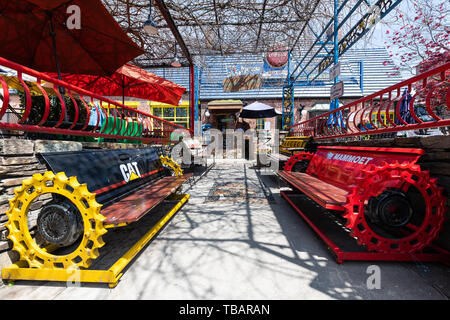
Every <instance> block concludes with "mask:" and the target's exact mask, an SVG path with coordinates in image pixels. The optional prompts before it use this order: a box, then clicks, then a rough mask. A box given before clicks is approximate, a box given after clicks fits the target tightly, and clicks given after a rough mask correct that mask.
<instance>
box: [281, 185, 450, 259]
mask: <svg viewBox="0 0 450 320" xmlns="http://www.w3.org/2000/svg"><path fill="white" fill-rule="evenodd" d="M280 194H281V196H282V197H283V198H284V199H286V200H287V201H288V203H289V204H290V205H291V206H292V208H293V209H294V210H295V211H297V213H298V214H299V215H300V216H301V217H302V218H303V220H305V222H306V223H307V224H308V225H309V226H310V227H311V228H312V229H313V231H314V232H315V233H316V234H317V235H318V236H319V237H320V238H321V240H322V241H324V242H325V244H326V245H327V247H328V249H329V250H330V251H331V253H332V254H333V255H334V257H335V260H336V262H337V263H340V264H341V263H343V262H344V261H416V262H442V263H445V264H449V263H450V252H448V251H447V250H445V249H442V248H439V247H438V246H436V245H430V246H429V247H427V248H425V249H424V250H423V251H422V252H418V253H408V254H404V253H378V252H368V251H366V250H365V249H364V248H363V247H361V246H359V245H358V244H357V243H356V240H355V239H353V238H351V237H350V236H349V234H348V231H347V230H346V229H345V228H344V227H343V226H341V225H339V224H338V222H336V221H333V219H331V213H329V212H328V213H327V212H326V210H324V209H323V208H320V209H322V211H325V212H317V211H318V210H317V209H316V208H313V207H312V206H314V205H315V203H314V202H313V201H312V200H310V199H308V198H307V197H306V196H305V195H303V194H299V193H297V192H293V191H280ZM300 206H301V207H302V208H304V209H303V210H301V209H300ZM327 215H329V216H328V217H327Z"/></svg>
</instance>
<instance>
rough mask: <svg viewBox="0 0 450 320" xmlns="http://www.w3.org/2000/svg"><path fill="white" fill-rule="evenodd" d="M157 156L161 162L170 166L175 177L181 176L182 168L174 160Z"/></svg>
mask: <svg viewBox="0 0 450 320" xmlns="http://www.w3.org/2000/svg"><path fill="white" fill-rule="evenodd" d="M159 158H160V159H161V164H162V165H163V166H166V167H169V168H171V169H172V170H173V172H174V173H175V175H176V176H177V177H181V176H182V175H183V170H182V169H181V167H180V165H179V164H178V163H177V162H176V161H175V160H173V159H172V158H169V157H167V156H166V157H164V156H160V157H159Z"/></svg>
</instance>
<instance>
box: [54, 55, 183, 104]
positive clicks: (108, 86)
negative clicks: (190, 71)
mask: <svg viewBox="0 0 450 320" xmlns="http://www.w3.org/2000/svg"><path fill="white" fill-rule="evenodd" d="M49 75H50V76H51V77H57V75H56V74H54V73H51V74H49ZM62 80H63V81H65V82H68V83H70V84H72V85H74V86H77V87H80V88H83V89H85V90H88V91H91V92H94V93H97V94H100V95H103V96H119V97H133V98H141V99H145V100H151V101H158V102H162V103H167V104H170V105H176V106H177V105H178V104H179V102H180V99H181V96H182V95H183V93H184V92H185V91H186V88H184V87H182V86H180V85H178V84H176V83H173V82H171V81H169V80H166V79H164V78H162V77H159V76H157V75H155V74H153V73H150V72H148V71H146V70H144V69H141V68H139V67H136V66H133V65H131V64H126V65H124V66H122V67H120V68H119V69H118V70H117V71H116V72H115V73H114V74H113V75H112V76H93V75H83V74H63V75H62Z"/></svg>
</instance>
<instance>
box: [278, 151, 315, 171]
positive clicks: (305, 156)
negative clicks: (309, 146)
mask: <svg viewBox="0 0 450 320" xmlns="http://www.w3.org/2000/svg"><path fill="white" fill-rule="evenodd" d="M313 156H314V153H311V152H299V153H297V154H294V155H293V156H292V157H290V158H289V160H288V161H287V162H286V163H285V165H284V167H283V170H284V171H289V172H290V171H292V169H293V168H294V166H295V164H296V163H298V162H300V161H311V159H312V157H313Z"/></svg>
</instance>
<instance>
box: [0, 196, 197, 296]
mask: <svg viewBox="0 0 450 320" xmlns="http://www.w3.org/2000/svg"><path fill="white" fill-rule="evenodd" d="M189 197H190V195H189V194H174V195H172V199H176V200H178V202H177V204H176V205H175V206H174V207H173V208H172V209H171V210H170V211H169V212H168V213H166V215H165V216H164V217H163V218H161V220H159V221H158V222H157V223H156V224H155V225H154V226H153V227H152V228H151V229H150V230H149V231H148V232H147V233H146V234H145V235H144V236H143V237H142V238H141V239H140V240H139V241H138V242H137V243H136V244H134V246H133V247H132V248H131V249H129V250H128V251H127V252H126V253H125V254H124V255H123V256H122V257H121V258H120V259H119V260H117V261H116V262H115V263H114V264H113V265H112V266H111V267H110V268H109V269H108V270H89V269H79V268H67V269H49V268H28V267H27V266H26V263H25V262H22V261H19V262H17V263H14V264H12V265H10V266H8V267H6V268H3V269H2V278H3V279H4V280H9V281H13V280H42V281H65V282H69V281H70V282H75V283H83V282H90V283H107V284H109V286H110V287H111V288H114V287H115V286H116V285H117V283H118V281H119V279H120V278H121V277H122V275H123V273H122V271H123V269H124V268H125V267H126V266H127V265H128V264H129V263H130V262H131V261H132V260H133V258H134V257H135V256H136V255H137V254H138V253H139V252H140V251H141V250H142V249H143V248H144V247H145V246H146V245H147V243H148V242H149V241H150V240H151V239H153V237H154V236H155V235H156V233H157V232H158V231H159V230H161V228H163V227H164V226H165V225H166V224H167V223H168V222H169V221H170V219H171V218H172V216H173V215H174V214H175V213H176V212H177V211H178V210H179V209H180V208H181V206H182V205H183V204H184V203H186V201H188V199H189Z"/></svg>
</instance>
